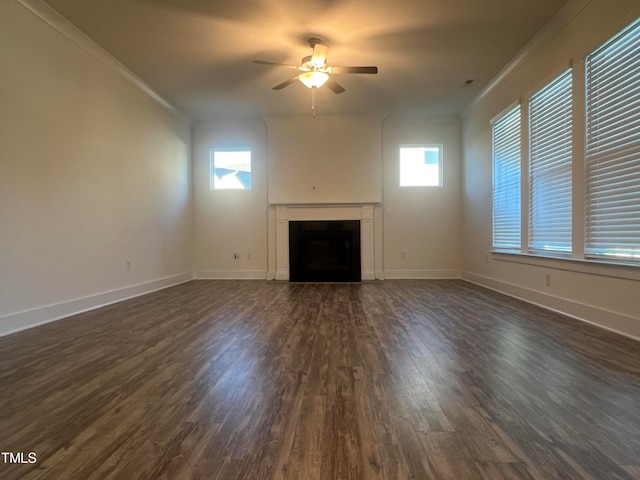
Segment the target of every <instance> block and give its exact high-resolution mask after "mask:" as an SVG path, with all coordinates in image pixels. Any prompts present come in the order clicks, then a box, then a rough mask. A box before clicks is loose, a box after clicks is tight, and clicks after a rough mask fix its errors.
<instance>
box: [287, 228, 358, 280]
mask: <svg viewBox="0 0 640 480" xmlns="http://www.w3.org/2000/svg"><path fill="white" fill-rule="evenodd" d="M289 278H290V280H291V281H292V282H359V281H360V280H361V278H362V277H361V262H360V220H309V221H290V222H289Z"/></svg>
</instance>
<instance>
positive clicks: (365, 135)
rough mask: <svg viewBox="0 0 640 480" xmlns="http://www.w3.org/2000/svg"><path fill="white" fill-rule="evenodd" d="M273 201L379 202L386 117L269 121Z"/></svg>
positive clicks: (270, 179)
mask: <svg viewBox="0 0 640 480" xmlns="http://www.w3.org/2000/svg"><path fill="white" fill-rule="evenodd" d="M266 122H267V125H268V132H269V135H268V149H269V203H271V204H295V203H304V204H312V203H374V202H375V203H379V202H380V201H381V200H382V181H381V178H382V172H381V170H382V169H381V160H380V158H381V156H380V151H381V141H380V128H381V125H380V122H381V119H380V118H375V117H357V116H319V117H316V118H313V117H312V116H311V115H309V116H305V117H281V118H268V119H266Z"/></svg>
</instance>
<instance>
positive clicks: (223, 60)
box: [46, 0, 567, 121]
mask: <svg viewBox="0 0 640 480" xmlns="http://www.w3.org/2000/svg"><path fill="white" fill-rule="evenodd" d="M46 1H47V3H48V4H49V5H50V6H51V7H53V8H54V9H55V10H57V11H58V12H59V13H60V14H61V15H62V16H64V17H65V18H66V19H67V20H69V21H70V22H71V23H73V24H74V25H75V26H76V27H78V28H79V29H80V30H81V31H83V32H84V33H85V34H86V35H88V36H89V37H90V38H92V39H93V40H94V41H95V42H96V43H98V44H99V45H100V46H101V47H102V48H104V49H105V50H106V51H107V52H109V53H110V54H111V55H112V56H114V57H115V58H116V59H117V60H119V61H120V62H121V63H122V64H124V65H125V66H126V67H128V68H129V69H130V70H131V71H132V72H134V73H135V74H137V75H138V76H139V77H140V78H142V79H143V80H144V81H145V82H147V83H148V84H149V85H150V86H151V87H152V88H153V89H154V90H156V91H157V92H158V93H159V94H160V95H161V96H163V97H164V98H165V99H166V100H168V101H169V102H170V103H172V104H173V105H175V106H176V107H178V108H179V109H180V110H182V111H183V112H184V113H186V114H187V115H188V116H190V117H191V118H192V119H193V120H196V121H213V120H241V119H253V118H262V117H270V116H282V115H308V114H310V113H311V110H310V105H311V92H310V90H308V89H307V88H306V87H304V86H303V85H302V84H301V83H299V82H296V83H294V84H292V85H290V86H289V87H287V88H285V89H283V90H280V91H275V90H272V87H274V86H275V85H277V84H279V83H281V82H283V81H284V80H286V79H287V78H289V77H291V76H292V74H293V73H294V72H293V71H292V70H287V69H284V68H275V67H267V66H264V65H258V64H254V63H252V60H254V59H259V60H266V61H272V62H283V63H290V64H299V63H300V60H301V58H302V57H304V56H305V55H309V54H310V53H311V49H310V48H309V47H308V46H307V45H306V39H307V38H308V37H309V36H318V37H320V38H322V39H323V41H324V43H326V44H327V45H328V46H329V47H330V48H331V49H330V51H329V54H328V63H329V64H331V65H377V66H378V68H379V73H378V75H340V76H337V77H335V78H336V80H337V81H338V82H339V83H340V84H341V85H342V86H343V87H344V88H346V92H345V93H342V94H340V95H336V94H334V93H333V92H331V91H330V90H328V89H326V88H322V89H320V90H319V91H318V95H317V100H316V104H317V106H316V109H317V112H318V115H346V114H353V115H422V114H455V113H459V112H460V111H461V110H462V109H463V108H464V107H465V106H466V105H467V104H468V103H469V101H470V100H471V99H472V98H473V97H474V96H475V95H477V94H478V92H479V91H480V90H481V89H482V87H484V86H485V85H486V84H487V83H488V81H489V80H490V79H491V78H492V77H494V76H495V75H496V74H497V73H498V72H499V71H500V70H501V68H502V67H504V66H505V65H506V64H507V63H508V62H509V60H511V59H512V58H513V57H514V56H515V55H516V53H518V51H519V50H520V49H521V48H522V47H523V46H524V45H525V44H526V43H527V42H528V41H529V40H530V39H531V38H532V37H533V36H534V35H535V34H536V33H537V32H538V31H539V30H540V29H541V28H542V27H543V26H544V24H545V23H546V22H547V21H548V20H549V19H550V18H551V17H552V16H553V15H554V14H555V13H556V12H557V11H558V10H559V9H560V8H561V7H562V6H563V5H564V4H565V3H566V2H567V0H366V1H365V0H46ZM470 79H472V80H474V83H473V85H472V86H471V87H464V83H465V81H466V80H470Z"/></svg>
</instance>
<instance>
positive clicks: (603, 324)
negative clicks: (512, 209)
mask: <svg viewBox="0 0 640 480" xmlns="http://www.w3.org/2000/svg"><path fill="white" fill-rule="evenodd" d="M462 279H463V280H465V281H467V282H470V283H473V284H475V285H479V286H481V287H485V288H488V289H490V290H494V291H496V292H499V293H503V294H505V295H508V296H510V297H514V298H517V299H519V300H523V301H525V302H527V303H531V304H533V305H537V306H539V307H542V308H545V309H547V310H551V311H554V312H557V313H560V314H562V315H566V316H568V317H571V318H575V319H576V320H581V321H583V322H587V323H590V324H592V325H595V326H597V327H600V328H604V329H606V330H611V331H613V332H616V333H619V334H620V335H624V336H625V337H630V338H633V339H634V340H640V318H636V317H632V316H629V315H625V314H622V313H618V312H613V311H611V310H606V309H603V308H599V307H595V306H593V305H585V304H582V303H579V302H575V301H573V300H569V299H567V298H562V297H557V296H554V295H549V294H548V293H544V292H540V291H538V290H532V289H530V288H526V287H522V286H520V285H515V284H512V283H508V282H503V281H502V280H497V279H495V278H491V277H485V276H483V275H478V274H475V273H472V272H462Z"/></svg>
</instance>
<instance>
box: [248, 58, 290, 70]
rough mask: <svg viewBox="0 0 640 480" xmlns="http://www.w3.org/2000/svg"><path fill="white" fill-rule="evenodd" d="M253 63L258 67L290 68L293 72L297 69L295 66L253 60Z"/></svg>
mask: <svg viewBox="0 0 640 480" xmlns="http://www.w3.org/2000/svg"><path fill="white" fill-rule="evenodd" d="M253 63H258V64H260V65H269V66H272V67H286V68H292V69H294V70H297V69H298V66H297V65H289V64H287V63H276V62H265V61H264V60H253Z"/></svg>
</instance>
